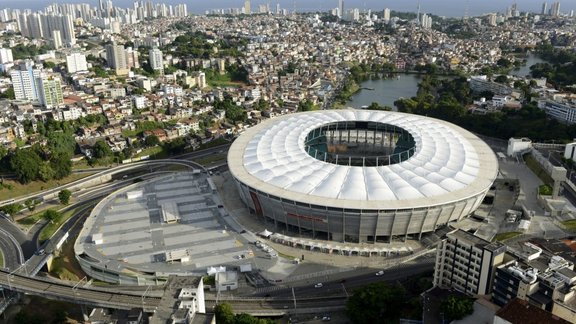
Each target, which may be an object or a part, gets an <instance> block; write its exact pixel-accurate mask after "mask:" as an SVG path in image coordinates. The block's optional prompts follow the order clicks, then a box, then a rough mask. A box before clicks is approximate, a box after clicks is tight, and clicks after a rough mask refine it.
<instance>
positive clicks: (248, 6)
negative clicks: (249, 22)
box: [244, 0, 252, 15]
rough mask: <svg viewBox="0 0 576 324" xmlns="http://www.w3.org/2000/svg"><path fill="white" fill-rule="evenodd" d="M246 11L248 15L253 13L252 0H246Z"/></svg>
mask: <svg viewBox="0 0 576 324" xmlns="http://www.w3.org/2000/svg"><path fill="white" fill-rule="evenodd" d="M244 13H245V14H247V15H249V14H251V13H252V8H251V7H250V0H246V1H244Z"/></svg>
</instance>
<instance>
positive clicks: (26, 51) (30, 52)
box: [11, 44, 50, 60]
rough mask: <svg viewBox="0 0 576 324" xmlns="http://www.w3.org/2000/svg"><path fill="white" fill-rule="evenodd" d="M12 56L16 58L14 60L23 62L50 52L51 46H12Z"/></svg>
mask: <svg viewBox="0 0 576 324" xmlns="http://www.w3.org/2000/svg"><path fill="white" fill-rule="evenodd" d="M11 49H12V56H14V60H23V59H27V58H33V57H34V56H36V55H38V54H44V53H46V52H48V51H49V50H50V47H49V46H46V45H44V46H40V47H38V46H36V45H23V44H18V45H16V46H12V47H11Z"/></svg>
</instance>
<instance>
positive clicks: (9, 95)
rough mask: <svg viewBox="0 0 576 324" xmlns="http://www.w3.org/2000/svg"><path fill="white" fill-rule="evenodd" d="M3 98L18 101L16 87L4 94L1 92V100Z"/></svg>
mask: <svg viewBox="0 0 576 324" xmlns="http://www.w3.org/2000/svg"><path fill="white" fill-rule="evenodd" d="M1 98H5V99H16V95H15V94H14V87H10V88H8V89H7V90H6V91H4V92H0V99H1Z"/></svg>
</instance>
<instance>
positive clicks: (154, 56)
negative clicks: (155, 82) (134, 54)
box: [148, 47, 164, 72]
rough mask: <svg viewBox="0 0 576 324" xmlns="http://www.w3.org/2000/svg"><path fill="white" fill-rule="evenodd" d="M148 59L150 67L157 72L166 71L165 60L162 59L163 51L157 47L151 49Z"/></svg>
mask: <svg viewBox="0 0 576 324" xmlns="http://www.w3.org/2000/svg"><path fill="white" fill-rule="evenodd" d="M148 54H149V55H148V59H149V60H150V67H151V68H152V70H155V71H161V72H162V71H164V59H163V58H162V51H161V50H159V49H158V48H157V47H154V48H152V49H150V51H149V52H148Z"/></svg>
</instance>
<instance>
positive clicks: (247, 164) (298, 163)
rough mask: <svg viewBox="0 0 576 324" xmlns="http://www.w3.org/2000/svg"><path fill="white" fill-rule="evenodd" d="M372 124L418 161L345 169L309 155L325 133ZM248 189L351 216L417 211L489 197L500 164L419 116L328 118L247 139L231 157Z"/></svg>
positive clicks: (260, 128) (293, 122)
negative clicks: (397, 133)
mask: <svg viewBox="0 0 576 324" xmlns="http://www.w3.org/2000/svg"><path fill="white" fill-rule="evenodd" d="M344 121H370V122H379V123H384V124H388V125H394V126H397V127H400V128H403V129H405V130H406V131H407V132H409V133H410V134H411V135H412V136H413V138H414V142H415V143H416V148H415V152H414V154H413V156H412V157H411V158H409V159H408V160H406V161H403V162H401V163H397V164H392V165H387V166H377V167H362V166H344V165H335V164H332V163H329V162H323V161H320V160H317V159H315V158H314V157H312V156H310V155H309V154H308V153H307V152H306V151H305V145H304V141H305V139H306V136H307V135H308V133H310V132H311V131H312V130H314V129H317V128H319V127H322V126H323V125H326V124H329V123H334V122H344ZM228 164H229V167H230V171H231V172H232V174H233V175H234V176H235V177H236V178H237V179H238V180H239V181H241V182H243V183H245V184H246V185H248V186H250V187H252V188H255V189H257V190H260V191H263V192H266V193H268V194H271V195H275V196H278V197H282V198H286V199H290V200H296V201H300V202H305V203H311V204H316V205H328V206H338V207H344V208H346V207H348V208H359V206H361V207H362V208H377V209H380V208H386V209H389V208H414V207H418V206H428V205H435V204H443V203H446V202H450V201H456V200H461V199H465V198H468V197H471V196H475V195H477V194H479V193H482V192H484V191H486V190H488V189H489V187H490V186H491V185H492V182H493V181H494V179H495V178H496V175H497V171H498V163H497V160H496V157H495V155H494V153H493V151H492V150H491V149H490V148H489V147H488V146H487V145H486V144H485V143H484V142H483V141H482V140H480V139H479V138H478V137H476V136H475V135H473V134H472V133H470V132H468V131H466V130H464V129H462V128H460V127H458V126H455V125H453V124H450V123H447V122H444V121H441V120H437V119H432V118H427V117H423V116H418V115H411V114H404V113H398V112H387V111H371V110H329V111H318V112H307V113H298V114H291V115H285V116H282V117H278V118H274V119H270V120H267V121H265V122H263V123H261V124H259V125H257V126H255V127H253V128H250V129H249V130H247V131H246V132H245V133H244V134H242V135H241V136H240V137H239V138H238V139H236V141H235V142H234V144H233V145H232V147H231V148H230V151H229V155H228Z"/></svg>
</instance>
